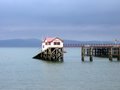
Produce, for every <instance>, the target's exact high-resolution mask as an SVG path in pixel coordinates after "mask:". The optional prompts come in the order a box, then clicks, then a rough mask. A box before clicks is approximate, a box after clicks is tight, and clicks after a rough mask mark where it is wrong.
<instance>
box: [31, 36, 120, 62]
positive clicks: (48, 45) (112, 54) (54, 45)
mask: <svg viewBox="0 0 120 90" xmlns="http://www.w3.org/2000/svg"><path fill="white" fill-rule="evenodd" d="M64 47H73V48H75V47H77V48H81V60H82V61H83V62H84V61H85V57H86V56H88V57H89V61H90V62H92V61H93V60H94V57H105V58H108V59H109V61H112V60H113V58H117V60H118V61H120V42H118V43H117V42H109V43H108V42H107V43H105V42H88V43H87V42H84V43H83V42H82V43H77V44H63V40H61V39H60V38H58V37H56V38H45V39H44V40H43V42H42V51H41V52H40V53H39V54H37V55H36V56H34V57H33V58H35V59H41V60H46V61H63V59H64V50H63V48H64Z"/></svg>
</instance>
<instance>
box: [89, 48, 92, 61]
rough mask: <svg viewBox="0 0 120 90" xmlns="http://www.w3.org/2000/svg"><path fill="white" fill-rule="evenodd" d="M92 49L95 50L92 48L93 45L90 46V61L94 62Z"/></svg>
mask: <svg viewBox="0 0 120 90" xmlns="http://www.w3.org/2000/svg"><path fill="white" fill-rule="evenodd" d="M92 51H93V49H92V47H90V50H89V54H90V55H89V56H90V61H91V62H92V61H93V56H92Z"/></svg>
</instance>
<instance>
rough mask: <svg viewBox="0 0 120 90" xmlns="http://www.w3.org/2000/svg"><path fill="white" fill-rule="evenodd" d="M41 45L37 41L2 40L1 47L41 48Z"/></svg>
mask: <svg viewBox="0 0 120 90" xmlns="http://www.w3.org/2000/svg"><path fill="white" fill-rule="evenodd" d="M40 44H41V42H40V40H37V39H11V40H0V47H39V46H40Z"/></svg>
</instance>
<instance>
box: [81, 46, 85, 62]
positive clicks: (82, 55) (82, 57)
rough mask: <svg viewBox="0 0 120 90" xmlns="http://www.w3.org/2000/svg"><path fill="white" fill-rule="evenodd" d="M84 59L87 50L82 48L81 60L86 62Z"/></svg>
mask: <svg viewBox="0 0 120 90" xmlns="http://www.w3.org/2000/svg"><path fill="white" fill-rule="evenodd" d="M84 57H85V49H84V47H82V49H81V60H82V61H84Z"/></svg>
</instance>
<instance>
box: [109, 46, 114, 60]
mask: <svg viewBox="0 0 120 90" xmlns="http://www.w3.org/2000/svg"><path fill="white" fill-rule="evenodd" d="M112 54H113V48H112V47H110V48H109V60H110V61H112V57H113V55H112Z"/></svg>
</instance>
